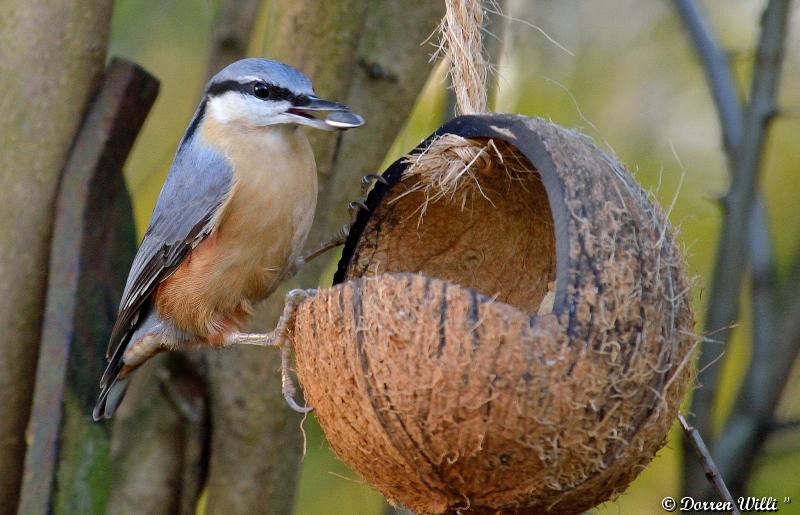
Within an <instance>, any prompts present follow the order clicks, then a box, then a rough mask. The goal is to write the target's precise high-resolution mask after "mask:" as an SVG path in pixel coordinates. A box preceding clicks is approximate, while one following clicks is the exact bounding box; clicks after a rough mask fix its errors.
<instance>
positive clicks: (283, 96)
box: [206, 80, 311, 106]
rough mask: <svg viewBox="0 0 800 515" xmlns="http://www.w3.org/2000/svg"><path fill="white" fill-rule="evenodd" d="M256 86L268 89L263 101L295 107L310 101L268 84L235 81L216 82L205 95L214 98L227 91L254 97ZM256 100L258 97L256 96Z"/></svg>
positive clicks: (303, 96)
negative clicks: (281, 101) (272, 101)
mask: <svg viewBox="0 0 800 515" xmlns="http://www.w3.org/2000/svg"><path fill="white" fill-rule="evenodd" d="M256 84H266V86H267V87H268V88H269V95H268V96H267V97H265V98H264V100H275V101H280V100H287V101H289V102H290V103H291V104H292V105H296V106H303V105H308V104H310V103H311V100H309V98H308V97H307V96H305V95H295V94H294V93H292V92H291V91H290V90H289V89H287V88H282V87H280V86H276V85H274V84H269V83H259V82H257V81H252V82H245V83H241V82H238V81H235V80H225V81H222V82H216V83H214V84H212V85H211V86H209V88H208V91H207V92H206V93H207V95H208V96H209V97H216V96H219V95H222V94H224V93H227V92H229V91H238V92H239V93H244V94H245V95H253V96H256V95H255V93H254V91H253V88H254V86H255V85H256ZM256 98H258V97H257V96H256Z"/></svg>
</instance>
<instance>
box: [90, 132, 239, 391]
mask: <svg viewBox="0 0 800 515" xmlns="http://www.w3.org/2000/svg"><path fill="white" fill-rule="evenodd" d="M232 185H233V169H232V168H231V166H230V164H229V162H228V160H227V159H226V158H225V156H224V155H223V154H222V153H220V152H218V151H216V150H214V149H212V148H209V147H207V146H204V145H200V144H198V142H197V140H196V138H195V139H190V140H188V141H186V142H184V144H182V145H181V148H180V150H179V151H178V155H177V156H176V157H175V162H174V163H173V165H172V168H171V169H170V172H169V175H168V176H167V180H166V182H165V183H164V187H163V188H162V190H161V195H160V196H159V198H158V202H157V203H156V207H155V210H154V211H153V216H152V219H151V221H150V226H149V227H148V229H147V232H146V233H145V236H144V239H143V240H142V244H141V245H140V246H139V250H138V252H137V254H136V257H135V258H134V260H133V265H132V266H131V271H130V272H129V274H128V281H127V283H126V285H125V292H124V293H123V295H122V301H121V302H120V306H119V314H118V316H117V321H116V323H115V324H114V328H113V329H112V332H111V338H110V340H109V342H108V350H107V352H106V358H107V359H112V356H114V355H115V354H117V350H118V349H119V348H120V347H121V345H120V344H121V343H122V342H123V341H124V340H125V338H126V335H127V334H129V333H130V332H131V330H132V329H133V328H134V327H135V326H136V323H137V321H138V319H139V318H140V311H141V310H142V308H143V306H144V305H145V304H146V303H147V302H148V301H149V300H150V296H151V295H152V293H153V291H154V290H155V288H156V287H157V286H158V284H159V283H160V282H161V281H163V280H164V279H166V278H167V277H169V275H170V274H171V273H172V272H173V271H174V270H175V269H176V268H177V267H178V265H180V264H181V262H182V261H183V260H184V258H186V257H187V256H188V254H189V253H190V252H191V250H192V249H193V248H194V247H195V246H197V244H198V243H200V242H201V241H202V240H203V239H204V238H205V237H206V236H207V235H208V234H209V233H210V232H211V231H212V230H213V229H214V227H212V224H213V221H214V215H215V214H216V212H217V210H218V209H219V208H220V206H221V205H222V203H223V202H224V201H225V198H226V197H227V196H228V194H229V193H230V190H231V187H232ZM122 347H124V346H122ZM107 379H108V378H107V377H105V375H104V380H102V381H101V384H102V383H103V382H105V380H107Z"/></svg>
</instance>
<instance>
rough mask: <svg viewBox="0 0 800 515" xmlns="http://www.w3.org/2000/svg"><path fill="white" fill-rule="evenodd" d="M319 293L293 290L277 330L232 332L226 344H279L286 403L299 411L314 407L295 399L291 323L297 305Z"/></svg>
mask: <svg viewBox="0 0 800 515" xmlns="http://www.w3.org/2000/svg"><path fill="white" fill-rule="evenodd" d="M316 294H317V290H314V289H309V290H301V289H296V290H291V291H290V292H289V293H287V294H286V301H285V304H284V307H283V314H281V318H280V319H279V320H278V324H277V326H275V330H274V331H272V332H269V333H266V334H251V333H231V334H230V335H229V336H228V338H227V340H226V345H263V346H273V345H274V346H277V347H280V349H281V392H282V393H283V398H284V399H286V403H287V404H288V405H289V407H290V408H292V409H293V410H294V411H296V412H298V413H309V412H310V411H312V410H313V409H314V408H312V407H311V406H300V405H299V404H298V403H297V401H295V400H294V396H295V395H296V394H297V387H296V386H295V384H294V380H292V376H291V373H290V368H291V361H292V342H291V339H290V338H289V336H288V332H289V324H290V323H291V322H292V320H294V315H295V312H296V311H297V306H299V305H300V303H301V302H303V301H304V300H305V299H307V298H309V297H313V296H314V295H316Z"/></svg>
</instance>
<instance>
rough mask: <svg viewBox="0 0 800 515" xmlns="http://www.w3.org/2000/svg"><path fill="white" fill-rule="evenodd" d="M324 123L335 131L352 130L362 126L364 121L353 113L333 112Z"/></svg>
mask: <svg viewBox="0 0 800 515" xmlns="http://www.w3.org/2000/svg"><path fill="white" fill-rule="evenodd" d="M325 123H326V124H327V125H329V126H330V127H334V128H336V129H353V128H355V127H361V126H362V125H364V119H363V118H361V117H360V116H358V115H357V114H354V113H350V112H346V111H335V112H333V113H330V114H329V115H328V117H327V118H325Z"/></svg>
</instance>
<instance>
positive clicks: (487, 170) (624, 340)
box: [293, 115, 694, 513]
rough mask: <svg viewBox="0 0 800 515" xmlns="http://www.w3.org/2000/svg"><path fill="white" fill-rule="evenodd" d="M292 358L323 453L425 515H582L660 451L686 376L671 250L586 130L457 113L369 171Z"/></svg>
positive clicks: (685, 305)
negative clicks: (375, 176)
mask: <svg viewBox="0 0 800 515" xmlns="http://www.w3.org/2000/svg"><path fill="white" fill-rule="evenodd" d="M383 178H384V179H385V180H386V182H387V183H388V184H386V185H384V184H377V185H376V187H375V188H373V190H372V192H371V193H370V195H369V197H368V199H367V202H366V205H367V207H368V209H367V210H362V211H361V212H360V213H359V215H358V218H357V220H356V222H355V224H354V226H353V228H352V230H351V233H350V236H349V239H348V241H347V244H346V246H345V249H344V253H343V256H342V259H341V261H340V263H339V268H338V272H337V274H336V277H335V285H334V286H333V287H332V288H330V289H327V290H324V291H321V292H320V293H319V295H317V296H316V297H315V298H312V299H309V300H307V301H305V302H304V303H303V304H302V305H301V306H300V308H299V310H298V312H297V316H296V319H295V325H294V328H293V339H294V345H295V352H296V366H297V372H298V375H299V378H300V380H301V382H302V384H303V386H304V389H305V395H306V399H307V402H308V403H309V404H310V405H312V406H314V408H315V409H316V413H317V417H318V419H319V422H320V424H321V426H322V428H323V429H324V431H325V434H326V436H327V438H328V440H329V442H330V444H331V446H332V447H333V449H334V450H335V451H336V453H337V454H338V455H339V457H340V458H341V459H342V460H343V461H345V462H346V463H347V464H349V465H350V466H351V467H353V468H354V469H355V470H356V471H358V472H359V473H360V474H361V475H362V476H363V477H364V479H365V480H366V481H367V482H368V483H369V484H371V485H373V486H374V487H375V488H377V489H378V490H380V491H381V492H382V493H383V494H384V495H385V496H386V497H387V498H388V499H390V500H391V501H392V502H395V503H399V504H402V505H404V506H406V507H408V508H410V509H411V510H413V511H415V512H419V513H444V512H454V511H463V512H487V513H494V512H497V511H503V512H518V513H580V512H582V511H584V510H587V509H589V508H591V507H592V506H595V505H597V504H599V503H601V502H603V501H605V500H607V499H610V498H612V497H614V496H615V495H616V494H619V493H620V492H622V491H623V490H624V489H625V488H626V487H627V485H628V484H629V483H630V482H631V481H632V480H633V479H634V478H635V477H636V476H637V474H639V472H641V470H642V469H644V467H645V466H646V465H647V464H648V463H649V462H650V460H652V458H653V457H654V456H655V454H656V452H657V451H658V450H659V449H660V448H661V447H662V445H663V444H664V443H665V439H666V435H667V432H668V430H669V428H670V425H671V424H672V422H673V420H674V418H675V416H676V413H677V410H678V406H679V403H680V401H681V399H682V397H683V394H684V391H685V390H686V387H687V385H688V384H689V382H690V377H691V374H690V367H689V366H687V365H688V363H689V361H690V355H691V350H692V348H693V344H694V337H693V333H692V331H693V325H694V318H693V314H692V310H691V307H690V295H689V286H688V281H687V278H686V273H685V267H684V260H683V256H682V254H681V252H680V251H679V249H678V248H677V246H676V244H675V241H674V239H673V233H672V230H671V228H670V226H669V224H668V222H667V220H666V218H665V216H664V214H663V213H662V211H661V209H659V208H658V206H657V205H656V204H655V203H654V201H653V199H652V198H651V197H650V196H649V195H648V194H646V193H645V192H644V191H643V190H642V188H641V187H640V186H639V185H638V184H637V183H636V181H635V180H634V179H633V178H632V177H631V175H630V174H629V173H628V172H627V171H626V170H625V168H624V167H623V166H622V165H621V164H620V163H619V162H618V161H617V160H616V159H615V158H614V157H612V156H609V155H608V154H607V153H605V152H603V151H602V150H600V149H599V148H598V147H597V146H595V145H594V144H593V143H592V142H591V141H589V139H588V138H586V137H585V136H583V135H581V134H580V133H578V132H576V131H573V130H567V129H564V128H561V127H559V126H557V125H554V124H552V123H549V122H546V121H543V120H541V119H537V118H527V117H523V116H515V115H478V116H462V117H460V118H457V119H455V120H453V121H451V122H449V123H447V124H446V125H444V126H443V127H442V128H441V129H439V130H438V131H437V132H436V133H435V134H434V135H432V136H431V137H430V138H428V139H427V140H425V141H424V142H422V143H421V144H420V145H419V146H418V147H417V148H416V149H414V150H413V151H412V152H411V153H410V154H409V155H407V156H406V157H405V158H403V159H401V160H399V161H397V162H395V163H394V164H393V165H392V166H391V167H389V169H388V170H386V172H385V173H384V174H383Z"/></svg>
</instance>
